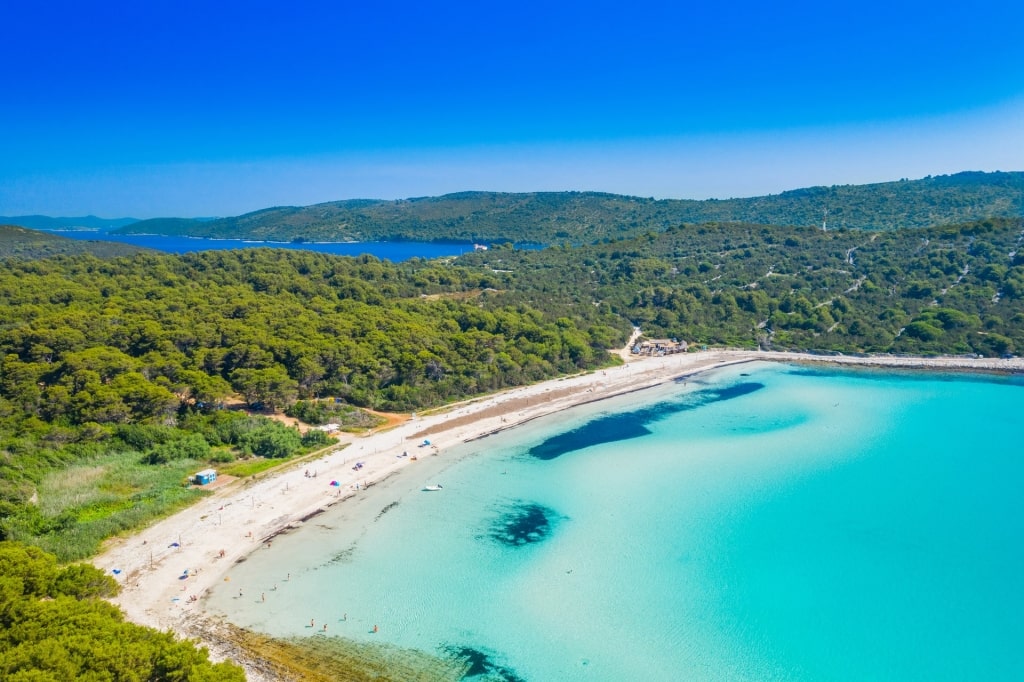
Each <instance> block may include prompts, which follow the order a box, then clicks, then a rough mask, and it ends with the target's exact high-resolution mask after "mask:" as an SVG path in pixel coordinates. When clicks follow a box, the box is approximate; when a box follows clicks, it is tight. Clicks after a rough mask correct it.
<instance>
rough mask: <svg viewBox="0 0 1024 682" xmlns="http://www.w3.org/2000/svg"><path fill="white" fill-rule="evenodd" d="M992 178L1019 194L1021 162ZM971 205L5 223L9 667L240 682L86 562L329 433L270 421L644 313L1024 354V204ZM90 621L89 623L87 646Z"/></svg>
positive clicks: (545, 362)
mask: <svg viewBox="0 0 1024 682" xmlns="http://www.w3.org/2000/svg"><path fill="white" fill-rule="evenodd" d="M995 175H998V176H1003V177H1000V178H997V179H999V180H1000V181H1006V182H1009V183H1010V184H1012V183H1013V182H1018V181H1019V178H1018V176H1020V175H1021V174H995ZM952 177H957V176H952ZM990 179H991V178H990ZM915 182H916V181H915ZM1006 182H1004V184H1006ZM888 184H889V185H891V184H897V185H898V184H899V183H888ZM887 186H888V185H887ZM986 186H988V185H986ZM868 187H872V186H868ZM858 192H860V190H858ZM848 194H850V195H851V196H852V195H854V194H856V195H858V196H861V195H863V196H868V194H864V193H863V192H861V193H860V194H858V193H857V192H854V191H853V190H849V192H848ZM970 196H971V195H970V194H969V193H966V194H955V193H954V196H952V197H950V196H945V195H943V197H944V198H943V199H942V201H940V202H939V204H940V205H942V206H947V207H948V206H952V205H954V204H957V205H961V208H962V209H963V211H962V213H963V214H964V215H970V216H971V217H970V219H967V220H960V221H937V222H936V223H929V224H927V225H920V224H917V223H913V224H911V225H908V226H900V225H896V226H891V225H890V226H887V227H886V228H885V229H852V228H850V227H842V226H839V225H836V224H834V223H833V226H832V227H830V228H829V229H826V230H823V229H822V226H821V225H820V222H819V221H817V220H815V221H813V222H811V223H810V224H807V225H804V226H793V225H795V224H798V222H799V221H798V220H796V219H794V220H791V221H780V222H781V223H782V224H766V223H768V222H771V221H764V222H753V221H747V220H746V218H745V217H744V216H743V215H734V214H728V211H726V212H725V214H723V216H721V217H722V218H724V219H721V220H719V219H713V220H711V221H701V222H688V221H673V222H672V223H671V224H668V225H661V224H658V225H653V224H652V223H650V222H649V221H647V222H644V221H640V222H644V224H643V225H639V224H638V226H633V225H626V226H625V227H623V229H611V230H608V231H604V232H601V231H598V232H597V233H596V234H594V235H593V237H594V238H593V239H590V240H587V241H584V240H582V239H579V238H576V237H581V236H582V234H577V235H572V234H570V235H569V238H563V237H564V235H561V234H559V231H558V230H555V229H553V228H554V226H555V223H558V221H557V220H556V219H555V218H557V216H555V218H551V220H549V221H548V223H544V220H539V222H540V223H542V225H541V227H537V223H529V224H524V227H523V230H522V231H521V234H522V235H523V236H529V237H530V239H531V240H535V241H541V242H544V243H548V244H553V245H554V246H550V247H548V248H544V249H536V250H524V249H516V248H514V247H513V246H512V245H511V243H509V242H511V241H512V240H511V239H509V240H507V241H506V242H505V243H496V244H493V245H492V246H491V248H490V249H488V250H486V251H475V252H471V253H467V254H465V255H463V256H460V257H458V258H449V259H441V260H422V259H412V260H410V261H406V262H403V263H391V262H388V261H381V260H378V259H377V258H374V257H372V256H361V257H358V258H349V257H340V256H331V255H325V254H320V253H316V252H312V251H295V250H276V249H246V250H239V251H207V252H201V253H196V254H187V255H170V254H160V253H154V252H145V251H140V250H133V251H130V252H117V251H113V252H111V251H107V250H106V248H105V247H103V246H102V245H101V246H96V244H92V243H85V242H82V243H81V244H91V246H88V247H83V246H78V247H74V246H70V245H63V244H61V243H60V242H59V240H56V238H53V239H51V238H50V236H45V237H39V235H38V233H32V232H31V231H27V230H23V231H19V230H20V228H13V229H7V230H4V231H2V232H3V235H2V236H3V239H0V246H2V247H3V250H2V254H3V261H2V262H3V268H0V300H2V302H3V304H2V305H0V318H2V319H0V454H2V456H0V566H2V567H3V570H2V571H0V588H2V589H0V618H3V619H4V628H3V629H2V631H3V633H4V635H3V637H2V638H0V676H2V677H3V678H4V679H11V680H49V679H97V680H99V679H180V680H221V679H223V680H228V679H241V673H240V669H238V668H237V667H234V666H231V665H220V666H214V665H211V664H210V663H209V661H208V660H207V659H206V655H205V653H204V652H202V651H199V650H196V649H195V648H193V647H191V645H188V644H177V643H175V642H174V640H173V638H171V637H170V636H169V635H159V634H157V633H152V632H149V631H146V630H145V629H144V628H139V629H135V626H131V625H130V624H126V623H124V622H123V617H121V616H120V614H119V612H117V610H116V609H114V608H113V607H110V606H109V605H108V604H107V603H106V602H104V601H102V600H101V599H100V598H101V597H104V596H109V594H111V593H112V590H114V589H116V585H114V584H113V583H112V582H111V581H109V579H107V578H105V577H104V576H102V575H96V574H95V572H90V568H89V567H88V565H87V564H81V563H76V562H80V561H83V560H87V559H88V557H90V556H91V555H93V554H95V553H96V552H97V551H98V550H99V547H100V544H101V543H102V542H103V540H104V539H106V538H109V537H111V536H115V535H118V534H121V533H125V532H129V531H131V530H133V529H136V528H139V527H141V526H143V525H145V524H147V523H150V522H152V521H153V520H155V519H157V518H160V517H162V516H165V515H167V514H169V513H172V512H174V511H176V510H178V509H181V508H184V507H185V506H187V505H189V504H191V503H192V502H194V501H195V500H196V499H198V497H199V496H201V495H203V494H204V493H203V492H201V491H198V490H196V489H194V488H190V487H187V486H185V485H183V481H184V480H185V477H186V476H187V475H188V474H189V473H191V472H194V471H195V470H197V469H198V468H203V467H205V466H210V465H213V466H216V467H217V468H218V469H220V470H222V471H231V472H233V473H235V474H236V475H240V476H244V475H251V474H253V473H257V472H260V471H263V470H265V469H266V468H267V467H271V466H273V465H274V464H275V463H279V462H283V461H287V460H289V459H291V458H294V457H300V456H302V455H303V454H305V453H312V452H315V451H317V450H318V449H320V448H323V447H325V446H329V445H330V444H331V441H330V439H329V438H328V437H327V436H325V435H324V434H323V433H322V432H320V431H310V432H309V433H308V434H306V435H301V434H300V433H299V432H298V431H297V430H295V429H294V428H290V427H289V426H286V425H285V424H283V423H281V422H280V421H275V420H270V419H267V418H266V417H264V416H262V414H265V413H266V412H267V411H277V410H280V411H284V412H285V413H286V414H289V415H292V416H293V417H295V418H301V419H303V420H304V421H308V422H313V423H322V422H326V421H328V420H330V421H337V420H341V421H342V422H345V423H349V424H351V425H352V426H353V428H359V427H363V428H365V427H366V426H369V425H372V424H373V418H372V416H369V415H368V414H367V413H366V412H363V411H362V410H364V409H373V410H383V411H401V412H408V411H414V410H424V409H429V408H435V407H440V406H444V405H445V404H448V403H451V402H454V401H458V400H460V399H464V398H468V397H472V396H477V395H481V394H486V393H488V392H493V391H497V390H500V389H503V388H507V387H512V386H518V385H523V384H528V383H531V382H536V381H541V380H544V379H548V378H553V377H557V376H562V375H566V374H572V373H577V372H587V371H592V370H595V369H598V368H600V367H604V366H607V365H610V364H613V363H614V362H615V360H614V359H613V356H612V355H611V354H609V353H608V352H607V351H608V350H609V349H613V348H617V347H621V346H622V345H623V344H624V343H625V341H626V340H627V338H628V337H629V334H630V333H631V331H632V329H633V327H634V326H639V327H640V328H641V329H642V330H643V332H644V334H645V336H647V337H649V338H660V337H670V338H677V339H681V340H685V341H687V342H688V343H689V344H690V347H691V349H692V350H694V351H695V352H699V350H697V349H700V348H701V347H702V346H712V347H736V348H758V347H761V348H770V349H776V350H786V349H791V350H807V351H812V352H820V353H846V354H849V353H907V354H924V355H929V354H964V355H982V356H988V357H1000V356H1006V355H1012V354H1016V353H1018V352H1020V351H1021V349H1024V249H1022V244H1024V218H1021V217H1020V214H1021V210H1020V206H1019V204H1018V205H1016V206H1014V205H1012V201H1009V203H1007V201H1003V199H1006V196H1003V197H1002V199H1000V201H1001V202H1002V203H999V202H996V203H998V204H999V205H1000V206H1002V207H1003V209H1005V210H1002V209H1001V210H999V211H997V210H995V209H993V208H992V206H993V205H994V204H987V203H982V204H972V203H971V202H970V201H969V200H968V199H969V197H970ZM993 196H994V195H993ZM897 198H898V197H897ZM918 198H920V197H918ZM893 201H895V199H893V197H892V196H891V195H888V194H887V195H886V198H885V199H884V200H882V199H879V201H878V202H876V203H875V204H871V203H870V202H869V201H868V199H863V202H862V204H861V208H860V209H859V210H861V211H862V212H863V213H865V214H868V213H871V210H874V211H875V214H876V215H881V213H883V212H885V211H887V210H888V211H889V214H890V215H895V214H899V211H895V212H894V211H892V210H889V209H890V208H891V203H892V202H893ZM915 201H916V200H915ZM911 203H912V204H913V202H911ZM916 205H917V204H913V206H916ZM872 206H874V208H873V209H872ZM979 206H980V208H979ZM1007 206H1009V208H1007ZM886 207H888V208H886ZM534 208H535V210H539V209H536V207H534ZM911 208H913V207H911ZM901 210H902V209H901ZM917 210H918V209H917V208H913V211H917ZM978 210H984V211H990V212H991V213H992V215H982V216H977V215H976V212H977V211H978ZM907 211H908V212H912V211H911V209H910V208H908V209H907ZM1007 213H1009V215H1007ZM794 215H795V216H796V214H794ZM808 215H809V214H808ZM915 215H916V213H915ZM942 215H946V214H945V213H943V214H942ZM549 217H550V216H549ZM797 217H798V216H797ZM666 219H667V218H666ZM613 223H614V221H612V222H609V225H613ZM640 228H643V229H640ZM403 229H404V228H403ZM531 230H532V231H531ZM295 236H299V237H302V236H303V235H301V234H300V235H295ZM306 236H308V237H309V238H314V237H315V236H316V235H315V234H314V233H310V234H308V235H306ZM503 236H504V235H503ZM535 237H536V239H535ZM241 408H247V409H241ZM84 622H89V623H93V625H90V626H89V628H87V630H88V631H89V632H90V633H92V634H90V635H89V638H88V639H85V640H82V639H76V637H81V632H83V631H84V630H83V628H82V626H81V624H82V623H84ZM40 623H49V624H51V626H47V628H46V629H45V630H43V629H40V628H41V627H42V626H41V625H40ZM54 623H56V624H57V625H52V624H54ZM76 632H78V633H79V635H75V633H76ZM114 641H125V642H132V645H131V646H132V647H133V648H132V652H133V653H131V655H130V656H128V655H125V657H123V658H122V659H118V660H116V661H115V660H112V658H111V656H107V655H106V654H103V653H102V652H104V651H106V650H107V649H109V648H110V647H111V646H113V645H112V642H114ZM88 651H94V652H96V655H95V656H94V657H92V658H90V657H88V656H85V655H84V654H83V652H88ZM90 666H91V667H90ZM104 666H107V667H104ZM147 666H149V667H147ZM161 666H162V667H161ZM114 668H116V669H117V670H122V669H125V670H128V669H133V670H136V672H135V673H132V674H128V673H124V674H123V675H122V674H121V673H113V672H110V670H113V669H114ZM104 671H107V672H104ZM146 671H154V672H146Z"/></svg>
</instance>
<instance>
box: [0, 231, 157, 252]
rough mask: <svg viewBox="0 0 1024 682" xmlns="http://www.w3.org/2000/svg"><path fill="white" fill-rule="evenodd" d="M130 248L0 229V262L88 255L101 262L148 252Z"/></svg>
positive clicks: (100, 242) (35, 232)
mask: <svg viewBox="0 0 1024 682" xmlns="http://www.w3.org/2000/svg"><path fill="white" fill-rule="evenodd" d="M149 250H150V249H144V248H142V247H139V246H132V245H131V244H119V243H117V242H105V241H99V240H92V239H90V240H82V239H68V238H67V237H61V236H58V235H55V234H49V233H47V232H38V231H36V230H29V229H26V228H24V227H19V226H17V225H0V258H21V259H26V260H30V259H35V258H46V257H48V256H58V255H73V254H80V253H91V254H92V255H94V256H98V257H100V258H108V257H113V256H128V255H131V254H135V253H142V252H145V251H149Z"/></svg>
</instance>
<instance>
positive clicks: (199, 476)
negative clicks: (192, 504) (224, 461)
mask: <svg viewBox="0 0 1024 682" xmlns="http://www.w3.org/2000/svg"><path fill="white" fill-rule="evenodd" d="M216 480H217V472H216V471H214V470H213V469H203V470H202V471H200V472H198V473H196V475H195V476H193V477H192V482H193V483H195V484H196V485H206V484H207V483H213V482H214V481H216Z"/></svg>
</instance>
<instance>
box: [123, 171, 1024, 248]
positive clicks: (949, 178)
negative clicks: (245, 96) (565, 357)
mask: <svg viewBox="0 0 1024 682" xmlns="http://www.w3.org/2000/svg"><path fill="white" fill-rule="evenodd" d="M1020 216H1024V173H1021V172H1013V173H998V172H997V173H958V174H956V175H943V176H936V177H927V178H923V179H920V180H901V181H898V182H885V183H877V184H871V185H834V186H831V187H809V188H805V189H798V190H793V191H789V192H783V193H781V194H777V195H769V196H763V197H752V198H745V199H722V200H719V199H708V200H705V201H695V200H677V199H664V200H654V199H648V198H641V197H630V196H620V195H615V194H602V193H597V192H531V193H525V194H510V193H501V192H461V193H458V194H448V195H445V196H441V197H422V198H416V199H404V200H399V201H379V200H364V199H357V200H349V201H334V202H329V203H324V204H316V205H314V206H306V207H295V206H286V207H277V208H267V209H264V210H261V211H256V212H254V213H247V214H245V215H242V216H237V217H232V218H222V219H219V220H212V221H211V220H187V219H180V218H162V219H155V220H144V221H141V222H138V223H134V224H132V225H129V226H127V227H124V228H122V229H121V230H119V231H120V232H123V233H133V234H177V235H191V236H197V237H220V238H235V239H238V238H245V239H262V240H272V241H292V240H307V241H377V240H380V241H387V240H416V241H435V240H438V241H462V242H482V243H497V242H505V241H511V242H535V243H539V244H561V243H571V244H588V243H591V242H594V241H597V240H601V239H607V238H611V239H620V238H624V237H631V236H636V235H639V234H643V233H645V232H651V231H653V232H661V231H663V230H666V229H668V228H670V227H674V226H676V225H679V224H680V223H704V222H746V223H758V224H766V225H777V226H786V225H796V226H802V227H812V226H813V227H821V226H823V225H824V226H825V227H826V228H830V229H865V230H892V229H898V228H921V227H929V226H932V225H941V224H952V223H962V222H968V221H972V220H980V219H984V218H991V217H1020Z"/></svg>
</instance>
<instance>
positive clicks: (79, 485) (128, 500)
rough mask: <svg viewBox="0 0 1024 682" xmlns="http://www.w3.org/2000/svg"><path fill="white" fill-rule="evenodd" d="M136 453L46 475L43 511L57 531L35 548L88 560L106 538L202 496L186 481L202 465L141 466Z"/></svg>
mask: <svg viewBox="0 0 1024 682" xmlns="http://www.w3.org/2000/svg"><path fill="white" fill-rule="evenodd" d="M139 459H140V457H139V454H138V453H135V452H120V453H110V454H107V455H102V456H98V457H94V458H91V459H89V460H87V461H83V462H78V463H76V464H74V465H72V466H70V467H68V468H66V469H62V470H60V471H54V472H52V473H50V474H48V475H47V476H46V477H45V478H44V479H43V481H42V483H41V484H40V486H39V510H40V512H41V513H42V515H43V516H44V517H47V518H49V519H51V520H56V521H58V523H56V526H57V529H56V530H54V531H52V532H50V533H47V534H44V535H41V536H38V537H37V538H36V539H35V543H36V544H38V545H39V546H40V547H42V548H43V549H46V550H47V551H49V552H53V553H54V554H56V555H57V557H58V558H59V559H60V560H61V561H74V560H78V559H84V558H86V557H89V556H91V555H93V554H95V553H96V552H97V551H99V548H100V544H101V543H102V542H103V540H105V539H106V538H108V537H111V536H113V535H117V534H118V533H122V532H124V531H127V530H131V529H135V528H139V527H142V526H144V525H146V524H148V523H150V522H152V521H153V520H155V519H158V518H161V517H163V516H167V515H168V514H170V513H172V512H174V511H177V510H179V509H182V508H184V507H186V506H188V505H189V504H192V503H193V502H195V501H196V500H197V499H198V498H199V497H201V496H203V495H204V494H206V493H204V492H203V491H201V490H197V489H188V488H186V487H185V485H184V482H185V480H186V478H187V476H188V475H189V474H190V473H192V472H194V471H195V470H196V468H197V467H199V466H202V464H201V463H199V462H195V461H192V460H179V461H174V462H171V463H169V464H166V465H160V466H153V465H149V464H141V463H140V462H139Z"/></svg>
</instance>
